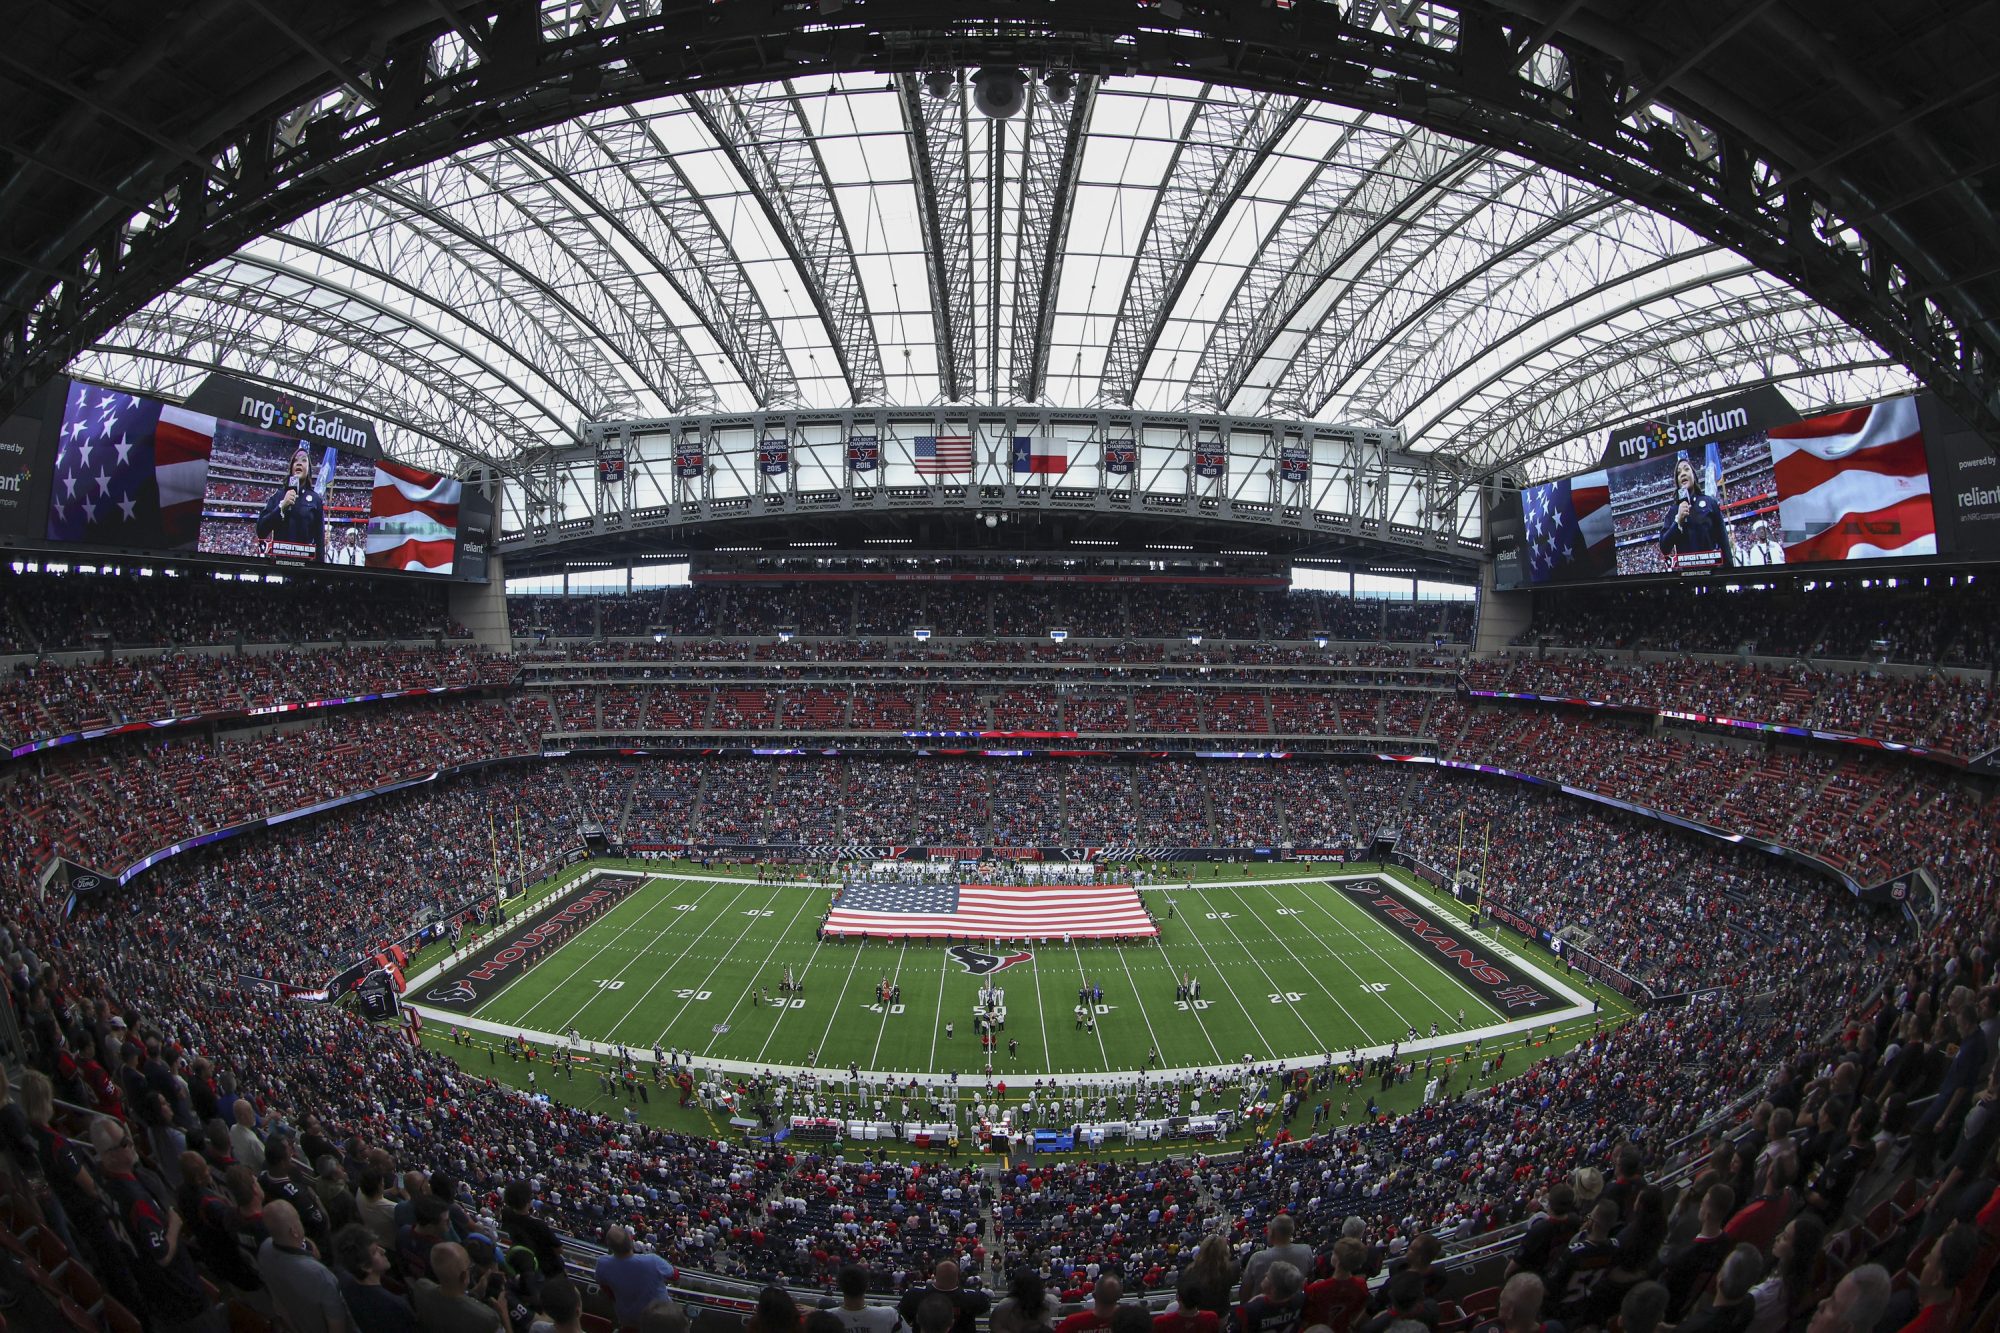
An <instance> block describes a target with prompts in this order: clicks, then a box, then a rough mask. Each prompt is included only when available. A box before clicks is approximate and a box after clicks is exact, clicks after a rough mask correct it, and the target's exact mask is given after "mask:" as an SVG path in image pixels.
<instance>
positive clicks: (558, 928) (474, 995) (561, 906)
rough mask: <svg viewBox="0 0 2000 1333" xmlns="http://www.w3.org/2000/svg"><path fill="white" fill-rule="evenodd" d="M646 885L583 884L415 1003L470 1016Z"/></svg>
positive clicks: (620, 879) (636, 878)
mask: <svg viewBox="0 0 2000 1333" xmlns="http://www.w3.org/2000/svg"><path fill="white" fill-rule="evenodd" d="M643 883H645V876H643V875H626V874H618V873H616V872H604V873H600V874H597V875H593V876H591V877H590V878H589V879H587V880H583V881H579V882H578V883H577V885H576V886H575V887H574V888H572V889H570V890H569V891H567V892H566V893H564V894H563V895H562V896H560V897H558V898H556V899H555V900H554V901H552V902H551V903H550V904H549V905H548V906H547V907H545V908H543V909H542V910H540V911H537V912H536V913H534V915H532V916H529V917H524V918H522V919H521V920H520V921H517V922H514V923H511V924H510V925H508V926H507V927H505V928H504V929H502V930H500V931H499V932H498V933H497V935H496V937H495V938H494V939H492V940H490V941H488V942H487V943H486V944H485V945H484V946H483V947H481V948H480V949H478V950H476V951H475V952H474V953H472V954H471V955H470V956H468V957H466V958H464V959H462V960H461V961H459V962H458V963H455V964H453V965H452V966H451V967H448V968H446V969H445V970H444V971H443V972H441V973H439V974H438V975H437V976H436V977H434V978H432V979H431V981H430V982H429V984H427V985H426V986H425V987H424V989H423V992H422V993H421V994H419V995H415V996H413V997H412V998H414V999H417V1000H420V1001H422V1002H423V1003H424V1004H428V1005H434V1006H436V1007H437V1008H439V1009H456V1010H459V1011H461V1012H464V1013H470V1012H471V1011H473V1010H474V1009H477V1008H478V1007H479V1006H480V1005H482V1004H484V1003H486V1002H487V1001H488V1000H490V999H492V998H493V997H494V996H495V995H498V994H499V993H500V992H501V991H502V990H504V989H506V987H507V986H508V985H510V984H511V983H512V982H513V981H515V980H516V979H517V978H519V977H520V976H522V975H523V974H525V973H526V972H527V970H528V969H529V968H530V967H533V966H534V965H535V964H536V963H537V962H539V961H540V960H541V959H542V958H544V957H546V956H547V955H548V953H549V952H550V951H551V950H554V949H556V948H559V947H560V946H561V945H562V944H563V943H564V942H565V941H567V940H569V939H570V938H571V937H572V936H574V935H575V934H576V933H577V932H578V931H580V930H582V929H584V927H586V926H588V925H589V924H590V923H591V922H593V921H595V920H597V918H599V917H600V916H603V915H604V914H605V913H606V912H608V911H610V910H611V909H612V908H613V907H616V906H617V905H618V904H619V903H620V902H622V901H623V900H624V899H625V897H626V895H628V894H630V893H631V892H632V890H634V889H636V888H638V887H639V885H641V884H643Z"/></svg>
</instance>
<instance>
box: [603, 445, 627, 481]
mask: <svg viewBox="0 0 2000 1333" xmlns="http://www.w3.org/2000/svg"><path fill="white" fill-rule="evenodd" d="M597 480H598V483H599V484H600V485H604V486H616V485H618V484H619V483H620V482H622V481H624V480H625V446H624V445H622V444H612V443H607V444H605V445H604V446H603V447H602V448H600V449H599V450H598V451H597Z"/></svg>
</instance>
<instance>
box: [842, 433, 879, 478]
mask: <svg viewBox="0 0 2000 1333" xmlns="http://www.w3.org/2000/svg"><path fill="white" fill-rule="evenodd" d="M881 461H882V438H881V437H880V436H879V435H850V436H848V437H847V470H848V471H850V472H873V471H874V470H875V468H876V466H877V465H878V464H879V463H880V462H881Z"/></svg>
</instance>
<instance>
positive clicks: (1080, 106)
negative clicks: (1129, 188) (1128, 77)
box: [993, 79, 1097, 403]
mask: <svg viewBox="0 0 2000 1333" xmlns="http://www.w3.org/2000/svg"><path fill="white" fill-rule="evenodd" d="M1028 94H1029V98H1028V107H1027V112H1028V115H1027V120H1026V122H1025V123H1024V124H1023V126H1022V130H1023V133H1024V134H1025V135H1026V143H1025V145H1024V152H1023V154H1022V164H1021V179H1020V186H1019V192H1020V198H1021V207H1020V212H1019V215H1018V216H1017V218H1016V224H1015V232H1014V246H1013V265H1014V300H1013V310H1012V312H1011V314H1012V320H1011V322H1010V324H1009V330H1010V336H1009V338H1008V344H1007V354H1008V365H1009V371H1010V373H1009V375H1008V387H1009V388H1011V389H1012V390H1013V393H1014V396H1015V397H1016V398H1018V399H1020V400H1022V401H1024V402H1030V403H1032V402H1034V401H1035V400H1036V399H1038V398H1040V397H1041V396H1042V382H1043V380H1044V379H1045V378H1046V377H1047V376H1048V370H1049V331H1050V328H1051V326H1052V325H1053V323H1054V321H1055V314H1056V310H1055V297H1056V289H1057V288H1058V287H1059V286H1060V285H1061V282H1062V264H1063V252H1064V250H1065V248H1066V245H1067V242H1068V240H1069V223H1070V218H1071V217H1072V216H1073V214H1074V207H1073V206H1074V204H1075V202H1076V178H1077V172H1078V170H1079V169H1080V168H1081V167H1082V165H1083V139H1084V135H1085V133H1086V132H1087V131H1088V129H1089V127H1090V109H1091V107H1092V105H1093V104H1094V102H1095V99H1096V97H1097V81H1096V80H1095V79H1084V80H1082V81H1080V82H1079V83H1078V84H1077V85H1076V87H1075V88H1074V89H1073V90H1072V91H1071V93H1070V98H1069V104H1068V105H1067V106H1065V105H1063V104H1062V103H1060V102H1057V101H1055V100H1054V99H1053V98H1051V97H1050V96H1049V90H1048V86H1047V85H1046V84H1044V83H1042V82H1040V81H1039V80H1030V81H1029V83H1028ZM994 263H995V267H994V270H993V278H994V281H996V282H997V281H998V277H999V273H998V267H997V260H996V261H994Z"/></svg>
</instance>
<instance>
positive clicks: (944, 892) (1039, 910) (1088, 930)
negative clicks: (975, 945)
mask: <svg viewBox="0 0 2000 1333" xmlns="http://www.w3.org/2000/svg"><path fill="white" fill-rule="evenodd" d="M826 933H827V934H829V935H870V936H874V937H876V938H891V939H895V938H902V937H913V938H919V939H922V938H937V937H940V936H945V935H956V936H960V937H964V938H971V939H1003V940H1004V939H1048V938H1050V937H1053V936H1057V935H1068V936H1071V937H1073V938H1077V939H1109V938H1113V937H1120V936H1134V935H1138V936H1147V937H1150V936H1153V935H1157V934H1159V928H1158V927H1157V926H1155V925H1154V924H1153V921H1152V918H1151V917H1149V916H1147V915H1146V909H1145V907H1143V906H1142V905H1141V904H1140V902H1139V895H1138V893H1137V892H1136V891H1135V890H1134V889H1133V888H1132V886H1131V885H1130V884H1044V885H1030V886H1017V885H999V884H893V883H892V884H853V885H850V886H848V888H847V889H846V890H845V891H843V892H842V893H841V895H840V900H839V901H838V902H836V903H835V904H834V905H833V910H832V911H831V912H830V913H828V915H827V918H826Z"/></svg>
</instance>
